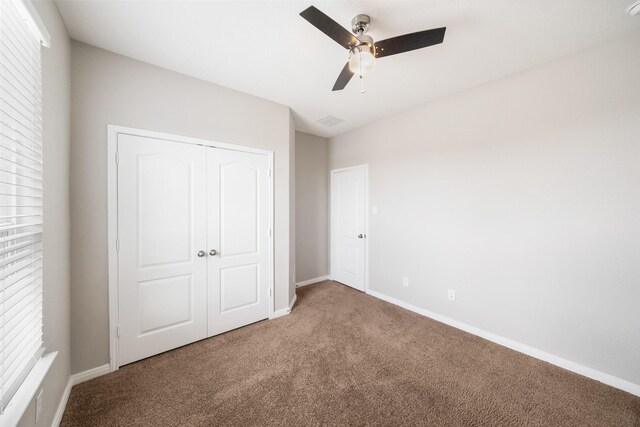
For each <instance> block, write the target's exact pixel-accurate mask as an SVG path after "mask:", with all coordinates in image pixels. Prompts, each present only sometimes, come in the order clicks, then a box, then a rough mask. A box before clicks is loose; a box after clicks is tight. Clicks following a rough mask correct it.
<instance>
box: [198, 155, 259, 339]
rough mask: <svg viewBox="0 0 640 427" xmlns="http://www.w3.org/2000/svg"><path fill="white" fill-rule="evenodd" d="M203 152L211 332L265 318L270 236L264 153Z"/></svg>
mask: <svg viewBox="0 0 640 427" xmlns="http://www.w3.org/2000/svg"><path fill="white" fill-rule="evenodd" d="M207 152H208V153H207V163H208V190H207V197H208V206H209V209H208V213H207V224H208V232H207V240H208V242H209V246H208V251H209V257H208V265H209V335H210V336H211V335H216V334H219V333H222V332H226V331H229V330H231V329H234V328H238V327H240V326H244V325H247V324H249V323H253V322H257V321H258V320H262V319H266V318H267V317H269V274H270V273H269V244H270V243H269V242H270V240H271V239H270V236H269V175H268V173H269V159H268V157H267V156H266V155H262V154H255V153H246V152H239V151H232V150H224V149H208V150H207ZM212 250H213V251H215V252H211V251H212Z"/></svg>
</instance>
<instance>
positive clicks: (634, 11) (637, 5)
mask: <svg viewBox="0 0 640 427" xmlns="http://www.w3.org/2000/svg"><path fill="white" fill-rule="evenodd" d="M627 13H628V14H629V15H631V16H636V15H640V1H634V2H633V3H632V4H631V6H629V8H628V9H627Z"/></svg>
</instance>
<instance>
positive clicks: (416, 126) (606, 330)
mask: <svg viewBox="0 0 640 427" xmlns="http://www.w3.org/2000/svg"><path fill="white" fill-rule="evenodd" d="M639 46H640V38H639V37H638V36H633V37H629V38H626V39H622V40H618V41H616V42H612V43H609V44H606V45H602V46H599V47H597V48H594V49H591V50H589V51H586V52H583V53H580V54H577V55H573V56H570V57H567V58H564V59H561V60H558V61H555V62H552V63H549V64H546V65H543V66H540V67H538V68H535V69H532V70H529V71H527V72H524V73H521V74H518V75H514V76H511V77H508V78H504V79H501V80H499V81H496V82H493V83H490V84H487V85H484V86H482V87H479V88H476V89H473V90H469V91H466V92H464V93H460V94H458V95H455V96H452V97H449V98H447V99H444V100H441V101H437V102H433V103H431V104H428V105H426V106H423V107H421V108H417V109H414V110H411V111H407V112H404V113H402V114H401V115H397V116H393V117H390V118H387V119H384V120H381V121H378V122H376V123H373V124H371V125H368V126H366V127H364V128H361V129H358V130H355V131H352V132H349V133H347V134H344V135H341V136H338V137H335V138H332V139H331V140H330V149H329V153H330V154H329V156H330V161H329V164H330V168H332V169H333V168H339V167H345V166H351V165H356V164H363V163H368V164H369V177H370V183H369V184H370V205H371V206H377V207H378V209H379V213H378V214H377V215H371V216H370V230H369V236H368V237H369V244H370V259H369V269H370V278H371V280H370V288H371V289H373V290H375V291H378V292H381V293H384V294H386V295H388V296H391V297H394V298H396V299H399V300H401V301H405V302H408V303H410V304H413V305H415V306H418V307H421V308H424V309H427V310H431V311H433V312H435V313H439V314H442V315H445V316H448V317H450V318H452V319H455V320H458V321H461V322H464V323H467V324H469V325H472V326H475V327H477V328H481V329H484V330H486V331H489V332H492V333H495V334H497V335H500V336H503V337H506V338H510V339H512V340H515V341H519V342H521V343H524V344H527V345H529V346H532V347H534V348H537V349H540V350H543V351H546V352H549V353H551V354H554V355H557V356H560V357H563V358H565V359H569V360H571V361H574V362H577V363H579V364H581V365H584V366H587V367H590V368H593V369H596V370H598V371H601V372H604V373H607V374H610V375H613V376H617V377H619V378H622V379H624V380H627V381H630V382H632V383H635V384H640V363H638V361H640V327H638V325H640V310H639V309H638V302H639V301H640V286H639V283H638V278H640V222H639V218H640V167H639V165H640V143H639V139H638V138H639V136H640V120H639V118H640V84H639V82H638V71H639V70H640V49H638V47H639ZM416 84H419V82H416ZM300 216H301V215H300ZM403 276H407V277H409V280H410V285H409V287H407V288H405V287H403V286H402V277H403ZM447 289H454V290H455V291H456V297H457V299H456V301H455V302H451V301H448V300H447Z"/></svg>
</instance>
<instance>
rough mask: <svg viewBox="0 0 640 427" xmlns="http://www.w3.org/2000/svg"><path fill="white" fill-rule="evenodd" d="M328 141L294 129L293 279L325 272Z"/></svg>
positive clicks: (326, 251)
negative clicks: (294, 247) (294, 226)
mask: <svg viewBox="0 0 640 427" xmlns="http://www.w3.org/2000/svg"><path fill="white" fill-rule="evenodd" d="M328 155H329V143H328V141H327V139H325V138H322V137H319V136H315V135H309V134H308V133H303V132H296V157H295V159H296V233H295V237H296V282H302V281H304V280H310V279H315V278H316V277H320V276H326V275H328V274H329V247H328V243H329V242H328V239H329V217H328V215H329V211H328V209H329V198H328V195H329V163H328V162H329V160H328V159H329V158H328Z"/></svg>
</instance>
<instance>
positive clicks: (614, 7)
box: [57, 0, 640, 137]
mask: <svg viewBox="0 0 640 427" xmlns="http://www.w3.org/2000/svg"><path fill="white" fill-rule="evenodd" d="M630 2H631V0H548V1H544V0H517V1H516V0H511V1H507V0H503V1H500V0H431V1H419V2H413V1H313V2H312V1H311V0H306V1H252V2H247V1H199V2H190V1H145V2H141V1H66V0H64V1H61V0H57V4H58V7H59V9H60V12H61V14H62V17H63V19H64V21H65V23H66V25H67V27H68V29H69V32H70V34H71V37H72V38H74V39H76V40H79V41H82V42H85V43H88V44H91V45H94V46H98V47H101V48H104V49H107V50H110V51H113V52H116V53H120V54H122V55H126V56H129V57H132V58H136V59H139V60H141V61H145V62H148V63H151V64H155V65H158V66H161V67H164V68H168V69H171V70H174V71H178V72H180V73H184V74H187V75H190V76H193V77H198V78H200V79H203V80H208V81H211V82H214V83H217V84H220V85H222V86H226V87H230V88H233V89H237V90H239V91H242V92H246V93H250V94H253V95H256V96H259V97H262V98H266V99H269V100H272V101H275V102H278V103H281V104H285V105H288V106H290V107H291V108H292V110H293V111H294V116H295V118H296V128H297V129H298V130H301V131H304V132H309V133H313V134H316V135H321V136H325V137H328V136H333V135H337V134H339V133H343V132H345V131H347V130H351V129H354V128H356V127H359V126H362V125H364V124H366V123H370V122H372V121H375V120H377V119H379V118H381V117H384V116H387V115H390V114H394V113H398V112H401V111H403V110H406V109H409V108H411V107H414V106H417V105H421V104H424V103H427V102H430V101H432V100H434V99H437V98H442V97H445V96H447V95H451V94H453V93H456V92H460V91H462V90H465V89H468V88H471V87H474V86H478V85H481V84H483V83H486V82H489V81H491V80H495V79H498V78H500V77H503V76H506V75H509V74H513V73H516V72H518V71H522V70H525V69H527V68H530V67H532V66H535V65H537V64H541V63H544V62H547V61H550V60H552V59H555V58H559V57H561V56H564V55H567V54H570V53H572V52H576V51H579V50H583V49H585V48H588V47H590V46H593V45H595V44H597V43H599V42H603V41H606V40H610V39H614V38H617V37H620V36H622V35H623V34H625V33H630V32H637V31H640V17H635V18H634V17H630V16H628V15H626V14H625V10H626V8H627V6H628V5H629V3H630ZM311 4H313V5H314V6H316V7H317V8H319V9H320V10H322V11H323V12H325V13H326V14H328V15H329V16H331V17H332V18H333V19H335V20H336V21H337V22H338V23H340V24H342V25H344V26H345V27H346V28H350V22H351V18H352V17H353V16H355V15H356V14H358V13H366V14H368V15H370V16H371V19H372V22H371V30H370V31H369V35H371V36H372V37H373V38H374V40H381V39H385V38H388V37H393V36H397V35H400V34H405V33H410V32H414V31H419V30H424V29H429V28H434V27H441V26H446V27H447V33H446V36H445V40H444V43H443V44H441V45H437V46H433V47H429V48H426V49H422V50H417V51H413V52H408V53H404V54H401V55H397V56H391V57H387V58H381V59H379V60H378V61H377V62H376V66H375V68H374V70H373V71H372V72H371V74H370V75H368V76H367V77H366V79H365V84H366V89H367V91H366V93H364V94H360V87H359V81H357V79H352V81H351V83H350V84H349V85H348V86H347V88H346V89H345V90H344V91H342V92H332V91H331V88H332V86H333V83H334V81H335V79H336V78H337V76H338V74H339V72H340V70H341V67H342V66H343V65H344V63H345V62H346V59H347V52H346V50H344V49H343V48H342V47H340V46H339V45H338V44H337V43H335V42H334V41H332V40H331V39H329V38H328V37H327V36H325V35H324V34H322V33H321V32H320V31H319V30H317V29H316V28H315V27H313V26H312V25H311V24H309V23H308V22H307V21H305V20H304V19H302V18H301V17H300V16H299V15H298V14H299V13H300V12H301V11H302V10H304V9H305V8H307V7H308V6H309V5H311ZM327 115H333V116H336V117H339V118H341V119H344V120H345V121H344V122H343V123H341V124H339V125H336V126H334V127H327V126H324V125H320V124H318V123H315V121H316V120H317V119H320V118H322V117H325V116H327Z"/></svg>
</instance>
